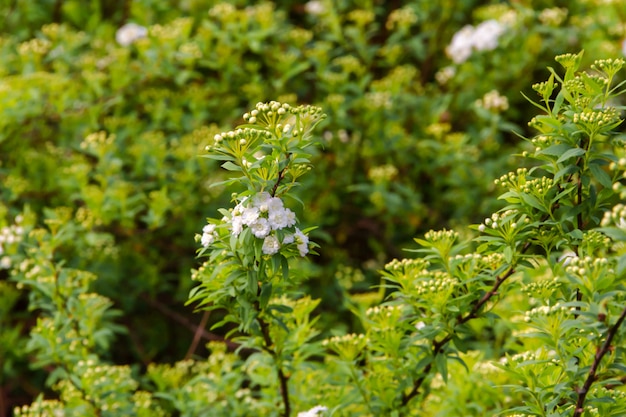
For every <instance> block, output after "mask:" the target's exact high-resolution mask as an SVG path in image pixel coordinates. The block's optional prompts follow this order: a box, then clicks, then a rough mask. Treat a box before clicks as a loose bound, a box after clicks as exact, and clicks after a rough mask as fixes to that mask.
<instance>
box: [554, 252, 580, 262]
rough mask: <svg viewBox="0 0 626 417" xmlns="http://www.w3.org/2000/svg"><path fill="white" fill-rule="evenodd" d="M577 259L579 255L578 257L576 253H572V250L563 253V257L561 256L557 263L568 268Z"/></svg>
mask: <svg viewBox="0 0 626 417" xmlns="http://www.w3.org/2000/svg"><path fill="white" fill-rule="evenodd" d="M575 258H578V255H576V252H574V251H571V250H566V251H565V252H563V254H562V255H561V256H559V259H558V261H557V262H563V265H564V266H567V265H569V264H570V263H571V262H572V260H573V259H575Z"/></svg>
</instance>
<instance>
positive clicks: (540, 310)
mask: <svg viewBox="0 0 626 417" xmlns="http://www.w3.org/2000/svg"><path fill="white" fill-rule="evenodd" d="M572 310H573V308H572V307H567V306H564V305H562V304H556V305H553V306H539V307H536V308H533V309H532V310H529V311H527V312H526V313H524V321H525V322H526V323H530V322H531V321H532V319H533V318H535V317H548V316H552V315H555V314H558V313H567V312H569V311H572Z"/></svg>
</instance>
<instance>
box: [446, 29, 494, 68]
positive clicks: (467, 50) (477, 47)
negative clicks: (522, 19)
mask: <svg viewBox="0 0 626 417" xmlns="http://www.w3.org/2000/svg"><path fill="white" fill-rule="evenodd" d="M505 30H506V26H504V25H503V24H502V23H500V22H498V21H497V20H494V19H491V20H486V21H484V22H482V23H480V24H479V25H478V26H476V27H474V26H471V25H466V26H464V27H463V28H462V29H461V30H460V31H458V32H457V33H455V34H454V36H453V37H452V41H451V42H450V45H448V47H447V48H446V54H447V55H448V56H449V57H450V58H451V59H452V60H453V61H454V62H455V63H456V64H461V63H463V62H465V61H467V59H468V58H469V57H470V56H471V55H472V52H474V51H491V50H493V49H496V47H497V46H498V38H500V36H501V35H502V34H503V33H504V32H505Z"/></svg>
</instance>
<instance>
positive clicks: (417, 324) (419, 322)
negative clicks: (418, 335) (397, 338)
mask: <svg viewBox="0 0 626 417" xmlns="http://www.w3.org/2000/svg"><path fill="white" fill-rule="evenodd" d="M424 327H426V323H424V322H423V321H418V322H417V323H415V328H416V329H417V330H422V329H423V328H424Z"/></svg>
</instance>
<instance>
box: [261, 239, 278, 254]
mask: <svg viewBox="0 0 626 417" xmlns="http://www.w3.org/2000/svg"><path fill="white" fill-rule="evenodd" d="M262 250H263V253H264V254H266V255H274V254H275V253H277V252H278V251H279V250H280V242H278V239H276V237H275V236H272V235H269V236H267V237H266V238H265V240H263V248H262Z"/></svg>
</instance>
